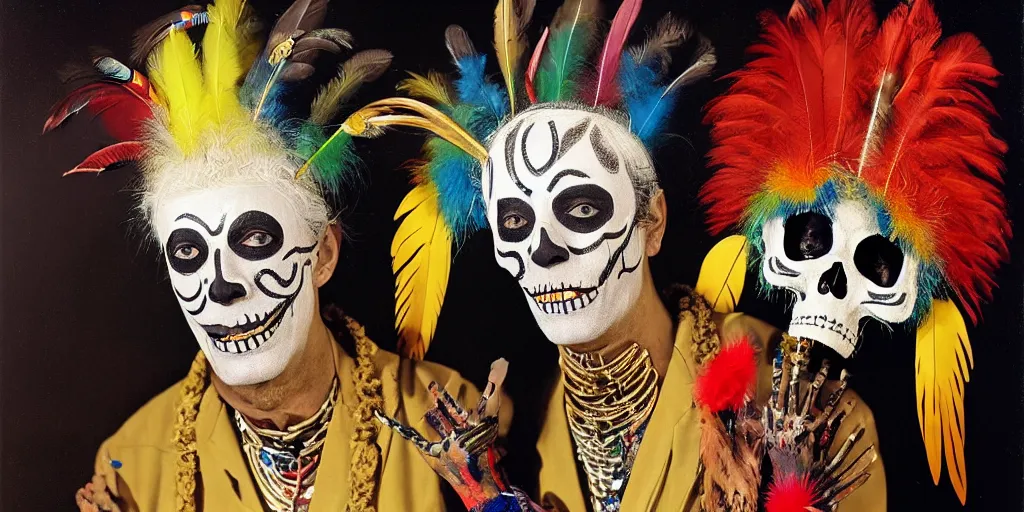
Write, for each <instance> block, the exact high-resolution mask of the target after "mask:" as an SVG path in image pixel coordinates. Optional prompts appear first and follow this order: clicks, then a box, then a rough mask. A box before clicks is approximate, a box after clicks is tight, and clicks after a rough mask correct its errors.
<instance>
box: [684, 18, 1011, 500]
mask: <svg viewBox="0 0 1024 512" xmlns="http://www.w3.org/2000/svg"><path fill="white" fill-rule="evenodd" d="M908 4H909V5H908ZM764 20H765V28H764V38H763V41H761V42H759V43H758V44H757V45H756V46H755V47H754V48H756V51H755V53H756V54H757V59H756V60H754V61H752V62H751V63H749V64H748V65H747V66H746V67H745V68H744V69H743V70H741V71H739V72H737V73H736V74H735V78H736V81H735V83H734V84H733V85H732V86H731V88H730V89H729V91H728V92H727V93H726V94H724V95H723V96H722V97H720V98H718V99H716V100H715V101H714V102H713V103H712V104H711V106H710V108H709V111H708V117H707V120H708V122H709V123H711V124H712V125H713V127H712V130H711V135H712V140H713V143H714V147H713V148H712V150H711V152H710V159H711V163H712V164H713V165H715V166H717V167H719V169H718V170H717V171H716V174H715V176H714V177H713V178H712V179H711V180H710V181H709V182H708V183H707V185H706V186H705V188H704V191H703V194H702V195H703V199H704V201H705V202H706V203H707V204H708V205H709V207H710V208H709V210H710V215H709V223H710V225H711V229H712V231H713V232H715V233H717V232H721V231H723V230H726V229H733V228H736V229H738V230H739V231H741V232H742V233H743V235H737V236H743V237H745V238H746V239H747V240H749V242H750V243H749V246H750V247H751V249H752V250H753V251H754V253H755V255H756V256H757V257H756V258H752V261H756V262H759V267H760V268H759V270H760V275H761V277H762V279H763V282H764V284H766V285H767V286H769V287H772V288H779V289H783V290H787V291H788V292H790V293H791V294H792V295H791V297H792V298H793V304H794V305H793V311H792V319H791V321H790V324H789V334H791V335H792V336H794V337H798V338H800V339H801V344H809V343H811V342H817V343H820V344H821V345H824V346H826V347H828V348H829V349H831V350H833V351H835V352H836V353H837V354H838V355H839V356H841V357H844V358H845V357H850V356H852V355H853V354H854V353H855V351H856V348H857V344H858V342H859V341H860V337H861V332H860V328H861V326H862V325H863V324H864V322H865V321H867V320H868V319H876V320H878V321H881V322H883V323H885V324H893V323H903V322H907V323H909V324H910V325H912V326H915V327H916V329H917V358H916V361H915V364H914V368H915V371H916V381H917V384H916V388H917V411H918V419H919V421H920V431H921V434H922V436H923V438H924V442H925V447H926V452H927V456H928V461H929V466H930V470H931V474H932V478H933V480H934V482H935V483H936V484H938V483H939V478H940V477H941V468H942V460H943V452H945V460H946V465H947V467H948V474H949V478H950V482H951V483H952V486H953V488H954V490H955V491H956V493H957V495H958V497H959V499H960V501H961V503H964V502H965V501H966V499H967V474H966V469H965V467H964V440H965V432H964V403H963V401H964V384H965V383H966V382H967V380H968V375H967V372H968V370H969V369H970V367H971V366H972V365H973V358H972V355H971V346H970V343H969V341H968V336H967V327H966V323H965V321H964V318H963V316H962V315H961V313H960V309H959V308H958V307H957V305H956V304H955V303H954V301H953V299H954V298H955V299H957V300H959V302H960V307H962V308H963V309H965V310H966V311H967V314H968V316H969V317H970V319H971V320H972V321H977V317H978V314H979V305H980V302H982V301H985V300H989V299H991V296H992V289H993V287H994V286H995V282H994V280H993V276H992V273H993V272H994V270H995V269H996V268H997V267H998V266H999V265H1000V264H1001V263H1002V262H1005V261H1006V260H1007V257H1008V254H1007V253H1008V249H1007V240H1008V238H1009V236H1010V226H1009V222H1008V220H1007V216H1006V205H1005V199H1004V198H1003V195H1002V193H1001V192H1000V190H999V187H998V186H999V185H1001V182H1002V171H1003V170H1004V164H1003V161H1002V157H1003V154H1004V153H1005V152H1006V150H1007V146H1006V144H1005V143H1004V142H1003V141H1001V140H1000V139H998V138H997V137H996V136H995V135H993V133H992V129H991V127H990V125H989V120H990V117H991V116H992V115H994V114H995V108H994V106H993V104H992V102H991V100H990V99H989V98H988V97H987V96H986V93H985V91H984V88H985V87H993V86H995V85H996V78H997V77H998V76H999V72H998V71H996V69H995V68H994V67H993V65H992V58H991V57H990V56H989V54H988V52H987V51H986V50H985V48H984V47H983V46H982V45H981V42H980V41H979V40H978V39H977V38H976V37H974V35H972V34H957V35H954V36H951V37H948V38H946V39H945V40H942V41H940V39H941V38H942V27H941V24H940V22H939V19H938V16H937V14H936V12H935V10H934V7H933V6H932V2H931V1H930V0H915V1H914V2H909V3H901V4H900V5H899V6H897V7H896V8H895V9H894V10H893V11H892V12H891V13H889V14H888V16H887V18H886V19H885V21H884V23H879V21H878V20H877V19H876V16H875V11H874V6H873V5H872V2H871V1H870V0H832V1H831V2H829V4H828V6H827V7H826V6H825V5H824V4H823V2H822V1H821V0H813V1H805V0H800V1H796V2H794V4H793V8H792V10H791V11H790V13H789V15H788V16H787V17H786V18H780V17H778V16H776V15H775V14H772V13H768V14H766V15H765V18H764ZM804 362H805V361H804ZM907 366H908V367H909V366H910V365H909V364H907ZM769 444H771V441H769ZM769 451H772V449H771V448H769Z"/></svg>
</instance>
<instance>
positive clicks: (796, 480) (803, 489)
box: [764, 474, 820, 512]
mask: <svg viewBox="0 0 1024 512" xmlns="http://www.w3.org/2000/svg"><path fill="white" fill-rule="evenodd" d="M819 500H820V497H819V496H818V493H817V490H816V489H815V486H814V484H812V483H811V479H810V477H808V476H807V475H804V476H803V477H798V476H796V475H794V474H788V475H784V476H783V477H782V478H779V479H776V480H774V481H772V483H771V484H770V485H769V486H768V495H767V497H766V498H765V503H764V508H765V510H766V511H767V512H811V511H817V510H819V509H817V508H815V507H814V505H815V503H817V502H818V501H819Z"/></svg>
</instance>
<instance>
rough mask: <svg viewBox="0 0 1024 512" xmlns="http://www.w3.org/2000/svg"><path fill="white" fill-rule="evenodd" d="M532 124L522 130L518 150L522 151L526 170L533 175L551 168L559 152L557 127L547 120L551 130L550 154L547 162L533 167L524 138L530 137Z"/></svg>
mask: <svg viewBox="0 0 1024 512" xmlns="http://www.w3.org/2000/svg"><path fill="white" fill-rule="evenodd" d="M533 126H534V125H532V124H531V125H530V126H527V127H526V129H525V130H523V140H522V141H521V143H520V146H521V149H520V151H522V153H523V163H524V164H525V165H526V170H528V171H530V173H531V174H533V175H534V176H540V175H542V174H544V173H546V172H548V170H549V169H551V166H552V165H554V164H555V160H557V159H558V155H559V153H561V152H560V151H559V149H558V128H557V127H556V126H555V122H554V121H548V129H549V130H550V131H551V154H550V155H549V156H548V160H547V162H544V164H543V165H541V166H540V167H534V166H533V163H531V162H530V155H528V154H527V152H526V139H528V138H530V130H532V129H533Z"/></svg>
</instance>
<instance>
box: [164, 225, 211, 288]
mask: <svg viewBox="0 0 1024 512" xmlns="http://www.w3.org/2000/svg"><path fill="white" fill-rule="evenodd" d="M164 250H165V251H166V252H167V263H168V264H169V265H170V266H171V268H172V269H174V271H175V272H177V273H179V274H182V275H186V276H187V275H190V274H194V273H195V272H196V271H198V270H199V269H200V268H202V267H203V264H204V263H206V258H207V256H208V255H209V250H208V248H207V245H206V240H204V239H203V236H202V235H200V234H199V232H198V231H196V230H194V229H188V228H179V229H175V230H174V231H172V232H171V236H169V237H167V244H166V246H165V248H164Z"/></svg>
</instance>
